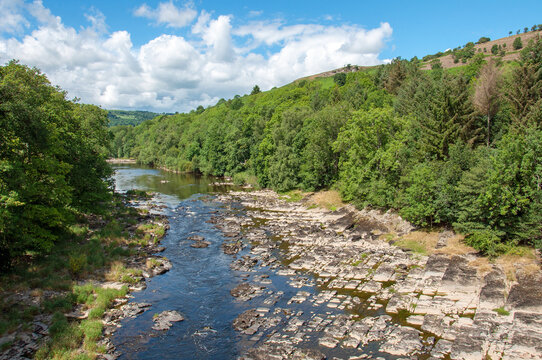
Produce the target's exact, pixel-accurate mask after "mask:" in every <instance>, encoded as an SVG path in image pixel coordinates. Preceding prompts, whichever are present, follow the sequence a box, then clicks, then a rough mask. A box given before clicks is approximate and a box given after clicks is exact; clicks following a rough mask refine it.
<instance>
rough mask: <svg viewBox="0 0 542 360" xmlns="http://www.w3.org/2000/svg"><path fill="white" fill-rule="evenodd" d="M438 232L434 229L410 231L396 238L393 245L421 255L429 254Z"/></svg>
mask: <svg viewBox="0 0 542 360" xmlns="http://www.w3.org/2000/svg"><path fill="white" fill-rule="evenodd" d="M438 234H439V233H438V232H435V231H431V232H425V231H412V232H410V233H408V234H407V235H405V236H402V237H401V238H400V239H399V240H397V241H396V242H395V245H397V246H399V247H401V248H404V249H409V250H412V251H414V252H417V253H420V254H423V255H429V254H432V253H433V251H434V249H435V246H436V245H437V241H438Z"/></svg>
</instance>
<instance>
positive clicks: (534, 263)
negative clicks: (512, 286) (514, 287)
mask: <svg viewBox="0 0 542 360" xmlns="http://www.w3.org/2000/svg"><path fill="white" fill-rule="evenodd" d="M495 263H496V264H498V265H500V266H501V267H502V269H503V271H504V273H505V274H506V279H507V280H508V281H516V272H517V271H521V272H523V273H525V274H527V275H532V274H534V273H536V272H538V271H540V264H539V261H538V258H537V256H536V254H535V252H534V250H533V249H530V248H528V247H523V246H521V247H517V248H516V249H515V250H514V252H513V253H508V254H505V255H501V256H499V257H498V258H497V259H496V260H495Z"/></svg>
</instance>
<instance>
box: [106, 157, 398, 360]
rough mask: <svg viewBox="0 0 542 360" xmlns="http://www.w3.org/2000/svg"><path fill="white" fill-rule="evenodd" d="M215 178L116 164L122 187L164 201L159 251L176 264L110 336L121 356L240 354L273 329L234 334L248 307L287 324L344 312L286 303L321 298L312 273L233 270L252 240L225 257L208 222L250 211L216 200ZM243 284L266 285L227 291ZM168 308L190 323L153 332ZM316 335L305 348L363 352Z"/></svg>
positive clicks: (137, 298) (151, 283)
mask: <svg viewBox="0 0 542 360" xmlns="http://www.w3.org/2000/svg"><path fill="white" fill-rule="evenodd" d="M213 181H215V179H212V178H206V177H196V176H193V175H188V174H175V173H169V172H165V171H162V170H157V169H151V168H144V167H141V166H137V165H119V166H116V173H115V184H116V190H117V191H120V192H122V191H126V190H129V189H139V190H145V191H150V192H154V193H157V195H156V201H157V202H158V203H160V204H161V205H164V206H163V212H164V214H165V215H167V216H168V218H169V225H170V230H169V231H168V232H167V235H166V236H165V237H164V239H163V240H162V245H163V246H165V248H166V250H165V251H164V252H163V253H161V254H160V255H162V256H165V257H167V258H168V259H169V260H170V261H171V262H172V264H173V268H172V269H171V270H170V271H169V272H167V273H165V274H164V275H161V276H157V277H154V278H152V279H149V280H148V281H147V288H146V289H145V290H143V291H139V292H134V293H133V294H132V295H133V298H132V299H131V301H134V302H138V303H139V302H145V303H150V304H151V307H150V310H148V311H146V312H145V313H143V314H141V315H140V316H138V317H136V318H129V319H125V320H123V321H122V323H121V324H122V327H121V328H119V329H118V330H117V331H116V332H115V334H114V335H113V337H112V339H111V340H112V342H113V344H114V345H115V346H116V348H117V350H118V351H119V352H120V353H121V356H120V359H235V358H237V357H238V356H240V355H242V354H243V353H244V352H245V351H246V350H247V349H248V348H250V347H254V346H257V345H258V344H261V343H262V341H264V340H265V339H266V337H267V338H268V337H270V336H271V335H273V334H274V333H275V331H273V330H269V331H267V332H265V331H263V333H262V334H260V337H256V336H254V337H251V336H249V335H246V334H240V333H238V332H236V331H235V330H234V329H233V327H232V323H233V322H234V320H235V319H236V318H237V317H238V316H239V315H240V314H241V313H243V312H244V311H246V310H249V309H262V308H263V309H264V311H268V310H270V311H269V314H273V311H275V313H277V312H278V311H282V312H284V313H286V312H288V314H291V315H286V316H285V319H284V320H283V325H282V326H283V328H285V327H287V326H288V324H289V323H288V319H290V317H291V316H293V318H292V319H291V320H293V319H299V321H300V322H304V323H305V324H307V323H309V322H310V321H311V319H314V318H315V316H316V318H318V316H321V317H322V318H326V317H327V318H329V316H330V314H331V316H333V315H334V314H343V313H345V311H344V310H340V309H332V308H327V307H324V308H315V305H314V304H313V303H310V302H309V301H306V302H304V303H300V304H297V303H295V302H294V303H292V302H291V301H288V300H290V299H292V298H294V297H295V296H296V294H299V291H300V290H302V291H303V292H304V293H305V297H311V296H316V295H317V294H316V293H318V292H319V289H318V287H317V286H316V285H315V281H314V280H315V279H314V278H313V277H312V276H311V275H302V276H297V280H296V281H294V282H292V278H291V277H290V278H289V277H288V276H281V275H278V274H277V266H257V267H254V269H251V270H249V271H247V270H246V269H241V270H232V269H231V266H230V265H231V264H232V262H233V260H235V259H239V258H242V257H243V256H244V255H247V254H249V253H250V248H251V246H250V243H249V241H247V240H246V239H243V240H242V241H244V242H245V245H247V246H245V248H244V250H243V251H241V252H240V253H239V254H237V255H235V256H232V255H226V254H224V252H223V250H222V248H221V245H222V243H223V242H224V240H225V237H224V234H223V233H222V232H221V231H220V230H218V229H217V228H216V226H215V225H214V224H213V223H211V222H209V220H210V219H211V218H212V217H216V216H220V214H224V213H225V212H226V211H227V214H228V215H227V216H231V215H232V212H233V214H235V216H237V217H243V216H247V214H246V209H244V208H242V207H241V206H240V205H239V204H236V203H229V204H226V205H225V204H224V203H220V202H217V201H214V197H215V196H216V195H217V194H220V193H221V192H224V191H226V190H227V188H226V187H216V186H211V185H209V184H210V183H212V182H213ZM226 208H227V209H226ZM251 211H252V212H254V209H251ZM223 216H226V215H223ZM252 219H254V217H252ZM192 235H200V236H203V237H204V238H205V240H206V241H209V242H210V243H211V244H210V246H209V247H208V248H204V249H198V248H192V247H190V244H191V243H192V241H191V240H189V239H188V237H189V236H192ZM277 241H280V239H277ZM284 251H285V249H281V248H280V247H277V249H276V250H274V254H273V255H274V256H276V258H278V259H279V260H280V259H281V256H282V254H281V253H282V252H284ZM244 281H246V282H249V283H252V284H254V283H256V284H259V285H261V288H262V290H260V291H259V292H258V294H259V296H257V297H255V298H253V299H251V300H250V301H239V300H238V299H235V298H234V297H233V296H232V295H231V294H230V290H231V289H233V288H234V287H235V286H237V285H239V284H240V283H242V282H244ZM266 309H267V310H266ZM165 310H176V311H178V312H179V313H181V314H183V316H184V317H185V320H184V321H182V322H178V323H174V325H173V327H172V328H171V329H170V330H169V331H166V332H157V331H154V330H152V329H151V327H152V325H153V322H152V318H153V315H154V314H157V313H160V312H162V311H165ZM262 328H263V327H262ZM286 331H287V330H286ZM262 335H263V336H262ZM318 335H320V333H319V332H315V333H312V334H310V333H309V334H305V335H304V339H303V341H304V342H303V344H304V347H305V348H307V347H309V348H313V347H314V348H319V349H320V350H323V351H324V352H325V353H326V355H328V356H341V357H343V358H345V357H346V358H348V356H351V355H356V354H357V355H359V351H354V350H350V349H343V348H336V349H335V350H331V349H327V348H322V347H321V346H319V344H318ZM371 349H373V350H374V347H371V346H369V347H367V348H366V351H370V350H371ZM378 355H381V354H378ZM386 358H389V359H392V358H394V357H389V356H386Z"/></svg>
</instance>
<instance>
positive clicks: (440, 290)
mask: <svg viewBox="0 0 542 360" xmlns="http://www.w3.org/2000/svg"><path fill="white" fill-rule="evenodd" d="M217 200H218V201H221V202H223V203H225V204H231V203H232V202H238V203H240V204H241V205H243V206H244V207H245V209H246V212H245V214H246V216H239V215H238V213H235V214H233V213H232V214H229V213H227V212H226V213H225V214H223V215H216V216H215V217H214V218H213V219H211V221H210V222H212V223H214V224H216V225H215V226H216V227H217V228H219V229H220V230H222V231H223V233H224V235H225V243H224V245H223V248H227V247H228V246H230V245H229V244H232V243H233V242H235V243H241V242H242V243H244V244H250V251H249V252H248V253H247V252H246V251H243V253H242V254H243V255H242V256H240V257H235V254H236V252H235V253H234V254H233V255H234V260H233V262H232V264H231V268H232V269H233V270H235V271H239V272H243V273H246V274H254V273H255V271H256V269H258V268H259V267H262V268H263V267H266V268H267V267H268V268H269V269H272V270H273V271H274V272H275V273H276V274H277V275H279V276H284V277H287V278H288V283H289V284H290V286H292V287H294V288H296V287H297V288H299V291H298V292H297V293H296V294H295V295H294V296H291V295H290V297H289V298H286V299H285V300H287V301H286V304H287V307H283V308H278V307H276V303H277V302H278V301H279V300H281V299H283V297H284V294H282V293H279V292H276V293H273V292H271V291H270V292H268V293H265V292H264V293H260V295H261V296H263V299H264V300H263V304H264V305H265V306H266V307H263V308H258V307H256V308H254V309H251V310H248V311H246V312H244V313H242V314H241V315H240V316H239V317H238V318H237V319H236V320H235V322H234V324H233V325H234V328H235V329H236V330H237V331H239V332H241V333H242V334H243V335H244V336H246V337H247V341H251V342H252V343H253V346H252V347H249V348H248V349H249V350H247V351H246V352H245V354H243V356H242V357H241V358H242V359H293V358H296V359H297V358H299V359H305V358H306V359H324V358H326V355H325V354H328V353H329V354H331V353H332V354H342V355H341V356H338V357H337V358H349V359H363V358H374V359H377V358H388V357H402V358H409V359H414V358H420V357H423V358H430V359H445V358H450V359H485V358H491V359H520V358H521V359H523V358H527V359H540V358H542V345H541V344H542V330H541V329H542V292H541V291H542V285H541V284H542V281H541V280H542V275H541V274H540V273H537V274H534V275H533V274H531V275H527V274H523V275H522V274H518V277H517V282H515V283H511V284H510V282H509V281H507V279H506V276H505V274H504V272H503V270H502V269H501V268H499V267H498V266H497V265H491V270H490V271H489V272H488V273H486V274H485V275H484V274H479V273H478V272H477V269H476V268H475V267H473V266H471V263H472V262H473V261H474V260H476V255H475V254H465V255H447V254H446V253H445V252H443V253H438V251H437V253H435V254H433V255H430V256H422V255H419V254H413V253H411V252H408V251H404V250H402V249H400V248H398V247H396V246H393V245H391V244H389V243H388V242H387V241H384V240H381V239H379V235H380V234H383V233H387V232H393V233H395V234H399V235H402V234H406V233H408V232H410V231H411V230H412V227H411V226H410V225H409V224H408V223H406V222H405V221H403V220H402V219H401V218H400V217H398V216H397V215H395V214H393V213H392V212H387V213H384V214H382V213H378V212H376V211H355V210H354V209H353V208H351V207H346V208H344V209H342V210H340V211H334V212H330V211H327V210H322V209H307V208H306V207H305V206H303V205H302V204H300V203H288V202H285V201H282V200H280V199H279V198H278V196H277V195H276V194H275V193H273V192H271V191H253V192H251V193H243V192H237V193H236V192H231V193H228V194H223V195H219V196H218V199H217ZM453 236H454V235H453V233H451V232H449V231H445V232H443V233H441V234H440V236H439V238H438V242H437V243H436V249H443V248H446V246H447V244H448V242H449V241H450V239H451V238H452V237H453ZM277 253H280V255H279V256H277ZM247 276H248V275H247ZM252 276H253V277H254V278H256V277H257V276H256V275H252ZM253 280H254V279H253ZM253 280H251V282H252V281H253ZM258 281H262V283H261V284H263V285H265V282H266V281H269V282H270V281H271V280H270V279H266V278H260V279H259V280H258ZM315 286H317V287H318V290H317V291H315V292H314V291H307V289H310V288H315ZM307 287H309V288H307ZM252 290H253V288H252V285H250V284H249V283H248V282H247V283H242V284H240V285H239V286H237V287H236V288H234V289H233V290H232V295H234V296H238V297H242V296H243V295H248V294H252ZM247 301H255V300H250V299H249V300H247ZM283 303H284V302H283ZM300 304H302V305H305V304H308V305H310V307H309V309H310V310H306V311H299V308H298V307H296V306H299V305H300ZM304 309H306V308H304ZM346 310H347V311H346ZM369 344H371V346H368V345H369ZM307 349H311V350H307ZM332 357H333V356H332ZM328 358H330V357H328Z"/></svg>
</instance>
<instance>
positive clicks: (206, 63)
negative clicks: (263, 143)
mask: <svg viewBox="0 0 542 360" xmlns="http://www.w3.org/2000/svg"><path fill="white" fill-rule="evenodd" d="M7 1H11V2H10V4H12V5H10V7H9V9H10V10H9V11H11V12H12V13H13V14H15V15H20V16H21V17H20V18H17V16H15V18H16V19H18V20H17V21H15V22H13V23H11V25H9V26H7V25H6V24H5V23H4V24H3V28H0V63H5V62H7V61H9V60H10V59H19V60H20V61H21V63H24V64H28V65H30V66H37V67H38V68H40V69H41V70H42V71H44V72H45V73H46V74H47V76H48V77H49V79H50V80H51V82H52V83H53V84H58V85H59V86H61V87H62V88H63V89H65V90H67V91H68V93H69V95H70V97H79V98H81V99H82V101H83V102H86V103H93V104H98V105H101V106H103V107H104V108H108V109H148V110H154V111H158V112H175V111H189V110H191V109H194V108H195V107H197V106H198V105H204V106H207V105H211V104H214V103H216V101H218V99H220V98H231V97H233V95H235V94H245V93H248V92H249V91H250V89H252V87H253V86H254V85H255V84H258V85H259V86H260V88H261V89H262V90H267V89H270V88H272V87H273V86H280V85H283V84H286V83H288V82H291V81H293V80H295V79H297V78H299V77H303V76H307V75H311V74H315V73H319V72H323V71H327V70H331V69H334V68H338V67H341V66H344V65H346V64H355V65H376V64H381V63H383V62H385V61H386V60H385V59H380V58H379V55H380V53H381V51H382V50H383V48H384V46H385V44H386V41H387V40H389V38H390V37H391V34H392V28H391V26H390V25H389V24H387V23H382V24H381V25H380V26H379V27H376V28H373V29H364V28H361V27H358V26H352V25H349V26H346V25H345V26H324V25H315V24H295V25H285V24H283V23H281V22H280V21H269V22H261V21H259V22H251V23H248V24H247V25H243V26H235V25H234V21H233V20H234V18H233V16H231V15H216V16H213V15H212V13H210V12H206V11H204V10H202V11H200V12H199V16H198V13H197V12H196V10H195V9H193V8H192V7H191V6H192V5H186V6H185V7H184V8H177V7H175V9H174V10H175V11H171V12H170V13H171V14H177V15H179V14H180V13H181V12H183V11H184V12H186V11H187V9H188V10H190V12H189V13H190V16H188V17H185V20H182V21H181V20H180V18H179V16H177V15H176V16H175V18H176V19H177V20H175V21H177V22H174V20H173V18H166V17H165V15H164V16H162V17H160V16H161V15H160V12H161V11H162V10H161V6H170V5H171V6H174V5H173V3H172V2H170V3H161V4H160V5H158V8H156V9H150V8H148V7H147V6H146V5H143V6H142V7H140V8H138V10H137V12H139V15H141V16H143V15H144V16H147V15H148V14H153V15H152V16H151V15H149V16H148V17H151V18H152V19H154V20H155V21H156V22H162V23H164V24H165V25H166V26H173V25H172V24H177V25H176V26H181V24H184V25H182V26H187V24H191V23H192V22H193V21H194V20H195V19H196V17H197V20H196V21H195V22H194V23H193V24H192V26H191V28H188V29H187V32H188V33H189V36H181V35H179V34H162V35H160V36H157V37H156V38H154V39H152V40H150V41H148V42H147V43H145V44H142V45H140V46H134V44H133V42H132V38H131V34H130V33H129V32H128V31H125V30H120V31H112V32H110V31H108V28H107V25H106V19H105V17H104V16H103V14H101V13H100V12H99V11H98V10H96V9H94V10H92V11H91V13H90V14H87V16H86V18H87V20H88V22H89V23H88V25H87V26H86V27H81V28H79V29H75V28H72V27H69V26H66V25H65V24H63V22H62V19H60V18H59V17H58V16H55V15H54V14H52V13H51V12H50V11H49V9H47V8H45V7H44V6H43V4H42V2H41V1H40V0H35V1H34V2H33V3H22V2H20V1H15V0H4V1H3V2H0V4H2V6H4V5H5V4H8V3H7ZM164 4H165V5H164ZM5 9H8V7H5ZM192 11H193V12H192ZM25 16H26V17H28V18H26V17H25ZM160 19H162V20H160ZM166 19H169V20H166ZM187 19H189V20H187ZM32 22H33V23H36V22H37V23H38V24H39V26H37V27H35V28H34V29H33V30H31V31H30V32H28V33H27V34H26V35H24V36H19V37H16V36H14V35H9V34H12V32H14V31H21V29H22V30H24V29H25V28H26V27H28V26H30V25H29V24H30V23H32ZM2 33H4V34H8V36H11V37H7V38H2V37H1V34H2Z"/></svg>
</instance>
